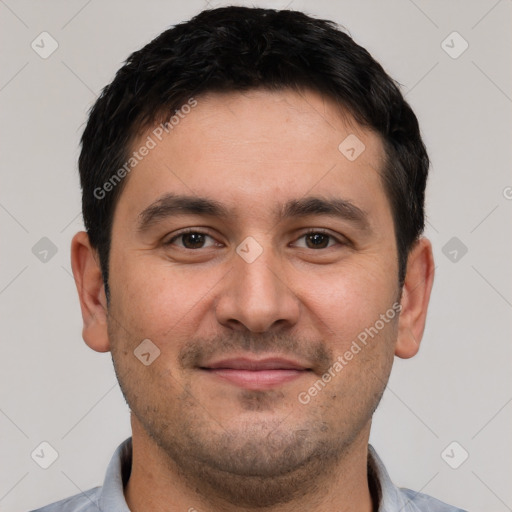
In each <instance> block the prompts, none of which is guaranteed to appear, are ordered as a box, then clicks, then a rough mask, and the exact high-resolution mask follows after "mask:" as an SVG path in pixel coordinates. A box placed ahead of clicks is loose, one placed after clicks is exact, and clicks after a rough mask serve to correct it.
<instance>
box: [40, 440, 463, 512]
mask: <svg viewBox="0 0 512 512" xmlns="http://www.w3.org/2000/svg"><path fill="white" fill-rule="evenodd" d="M131 441H132V440H131V438H128V439H126V441H124V442H123V443H122V444H121V445H119V447H118V448H117V450H116V451H115V453H114V455H113V457H112V460H111V461H110V464H109V465H108V468H107V472H106V475H105V480H104V481H103V486H101V487H95V488H94V489H90V490H88V491H85V492H83V493H80V494H77V495H76V496H72V497H71V498H66V499H64V500H61V501H58V502H56V503H53V504H52V505H47V506H46V507H43V508H39V509H37V510H34V511H32V512H130V509H129V508H128V505H127V504H126V500H125V499H124V486H125V485H126V482H127V481H128V478H129V474H130V470H131V465H132V442H131ZM368 464H369V467H370V472H371V474H373V475H374V476H375V479H376V484H377V487H378V488H379V491H378V493H379V508H378V512H465V511H464V510H462V509H460V508H456V507H452V506H450V505H447V504H446V503H443V502H441V501H439V500H436V499H435V498H432V497H430V496H427V495H426V494H421V493H418V492H414V491H411V490H409V489H399V488H398V487H396V486H395V485H394V484H393V482H392V481H391V479H390V478H389V475H388V472H387V471H386V468H385V467H384V464H383V463H382V461H381V460H380V458H379V456H378V455H377V453H376V452H375V450H374V449H373V447H372V446H369V447H368Z"/></svg>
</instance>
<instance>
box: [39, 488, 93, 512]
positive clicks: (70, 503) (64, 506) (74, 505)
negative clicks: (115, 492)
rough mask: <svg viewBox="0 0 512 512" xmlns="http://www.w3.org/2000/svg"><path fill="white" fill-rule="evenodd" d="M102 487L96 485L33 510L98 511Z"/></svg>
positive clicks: (53, 511) (42, 511)
mask: <svg viewBox="0 0 512 512" xmlns="http://www.w3.org/2000/svg"><path fill="white" fill-rule="evenodd" d="M100 491H101V487H94V488H93V489H89V490H88V491H84V492H81V493H80V494H76V495H75V496H71V497H69V498H65V499H63V500H60V501H57V502H55V503H52V504H50V505H46V506H45V507H42V508H38V509H36V510H33V511H32V512H64V511H65V512H98V497H99V495H100Z"/></svg>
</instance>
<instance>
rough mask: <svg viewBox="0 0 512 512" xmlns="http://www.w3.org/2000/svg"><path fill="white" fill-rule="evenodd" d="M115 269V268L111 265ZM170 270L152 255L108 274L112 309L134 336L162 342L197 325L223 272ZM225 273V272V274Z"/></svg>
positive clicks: (191, 269) (168, 265)
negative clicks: (109, 275)
mask: <svg viewBox="0 0 512 512" xmlns="http://www.w3.org/2000/svg"><path fill="white" fill-rule="evenodd" d="M112 268H114V266H112ZM218 270H219V271H217V270H214V269H213V268H212V269H210V270H204V269H203V270H199V269H193V268H188V269H186V268H183V267H172V265H171V264H170V263H168V262H166V261H165V260H163V259H160V258H155V257H154V256H149V255H148V256H147V257H145V255H144V257H139V258H137V257H135V258H133V261H132V262H130V263H126V262H125V263H124V264H121V265H119V264H118V266H117V272H116V274H111V291H112V306H113V307H115V310H116V315H117V316H118V317H119V318H120V319H123V322H124V324H125V325H126V326H127V327H128V328H130V330H131V331H132V332H134V333H137V334H138V335H139V337H140V336H143V337H147V338H150V339H153V338H154V339H155V340H160V341H161V342H162V343H163V341H164V340H167V339H169V337H172V338H175V337H178V336H179V334H180V332H181V333H183V334H186V333H185V331H186V330H187V329H190V326H191V325H193V326H194V328H195V327H197V325H198V317H201V316H204V314H205V310H206V308H207V307H208V304H209V303H210V302H211V295H210V292H212V291H213V290H214V288H215V285H216V283H218V282H219V279H221V278H222V275H223V272H222V271H221V270H222V269H218ZM224 273H225V271H224Z"/></svg>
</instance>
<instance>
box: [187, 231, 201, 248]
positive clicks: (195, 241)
mask: <svg viewBox="0 0 512 512" xmlns="http://www.w3.org/2000/svg"><path fill="white" fill-rule="evenodd" d="M181 240H182V242H183V246H184V247H186V248H187V249H200V248H201V247H202V246H203V245H204V240H205V235H204V234H203V233H185V234H184V235H181Z"/></svg>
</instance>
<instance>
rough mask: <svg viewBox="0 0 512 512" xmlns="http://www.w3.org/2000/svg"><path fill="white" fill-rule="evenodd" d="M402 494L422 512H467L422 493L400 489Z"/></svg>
mask: <svg viewBox="0 0 512 512" xmlns="http://www.w3.org/2000/svg"><path fill="white" fill-rule="evenodd" d="M400 492H401V493H402V495H403V496H404V497H405V498H406V499H407V501H408V502H409V503H414V505H415V506H416V509H417V510H420V511H422V512H423V511H424V512H466V511H465V510H462V509H461V508H457V507H452V506H451V505H448V504H446V503H444V502H442V501H439V500H437V499H436V498H432V496H428V495H426V494H422V493H421V492H415V491H411V490H410V489H400Z"/></svg>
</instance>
